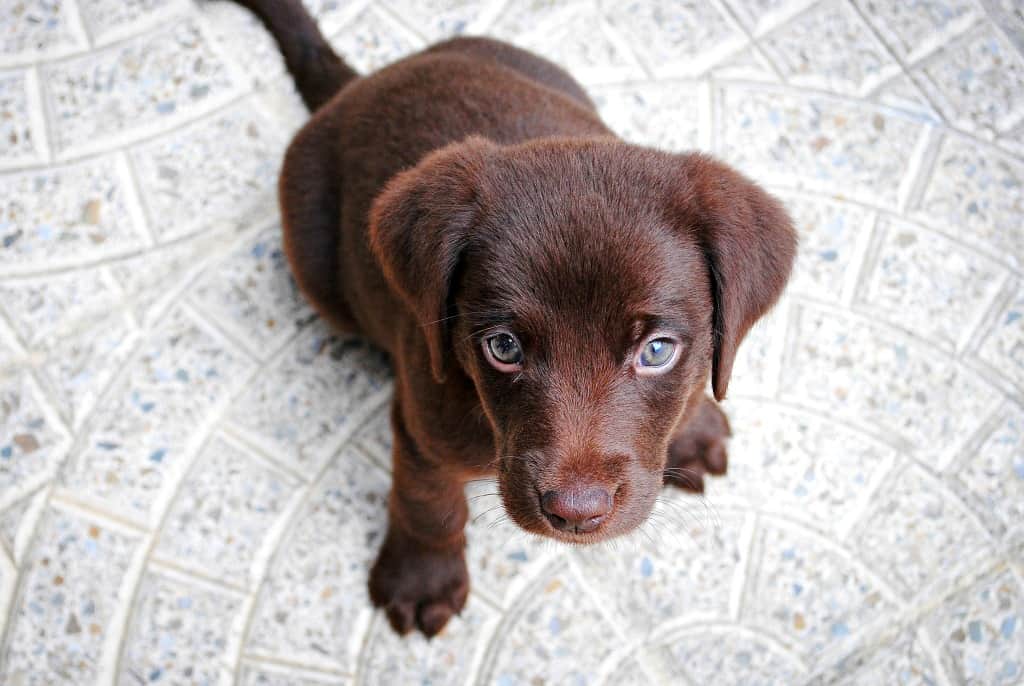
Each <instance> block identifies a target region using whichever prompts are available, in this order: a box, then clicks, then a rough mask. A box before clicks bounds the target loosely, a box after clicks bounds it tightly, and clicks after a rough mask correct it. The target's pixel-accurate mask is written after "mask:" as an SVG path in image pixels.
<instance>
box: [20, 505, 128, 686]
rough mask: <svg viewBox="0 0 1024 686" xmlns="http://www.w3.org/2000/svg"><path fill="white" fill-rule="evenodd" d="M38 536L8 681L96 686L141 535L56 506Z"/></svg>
mask: <svg viewBox="0 0 1024 686" xmlns="http://www.w3.org/2000/svg"><path fill="white" fill-rule="evenodd" d="M36 540H37V543H36V546H35V548H34V549H33V550H32V552H31V554H30V555H29V558H28V559H27V560H26V562H25V566H24V568H23V570H22V572H21V573H22V585H21V589H20V592H19V597H18V598H17V600H16V605H15V608H16V609H15V612H14V615H13V616H12V617H11V626H10V633H9V635H8V644H7V646H6V647H5V654H4V655H3V656H2V657H3V659H0V681H2V682H3V683H6V684H25V685H26V686H30V685H31V686H35V685H36V684H52V683H74V684H87V683H94V680H95V678H96V677H97V676H98V674H97V670H98V663H99V660H100V656H101V651H102V649H103V643H104V640H105V638H106V635H107V634H108V632H109V631H110V630H111V627H110V625H109V622H110V620H111V618H112V615H113V613H114V612H115V611H116V607H117V604H118V595H119V589H120V585H121V581H122V579H123V577H124V574H125V571H126V569H127V567H128V564H129V561H130V558H131V557H132V556H133V555H134V554H135V552H136V549H137V547H138V546H139V544H140V541H139V538H138V537H137V536H134V535H131V534H126V533H123V532H120V531H117V530H113V529H111V528H110V527H108V526H107V525H105V524H102V523H100V522H98V521H95V520H93V519H91V518H87V517H81V516H78V515H72V514H68V513H65V512H61V511H52V510H51V511H49V512H47V513H46V515H45V517H44V521H43V523H42V524H41V526H40V533H39V535H38V537H37V539H36Z"/></svg>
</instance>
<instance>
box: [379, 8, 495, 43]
mask: <svg viewBox="0 0 1024 686" xmlns="http://www.w3.org/2000/svg"><path fill="white" fill-rule="evenodd" d="M494 4H495V3H487V2H483V1H481V0H384V2H382V3H381V5H382V6H384V7H387V8H388V9H390V10H391V11H392V12H394V13H395V15H397V16H400V17H401V18H402V19H403V20H404V21H405V22H407V23H408V24H409V26H411V27H413V28H415V29H416V31H417V32H418V33H420V34H421V35H422V36H423V37H424V38H425V39H426V40H427V42H428V43H437V42H439V41H442V40H444V39H446V38H452V37H454V36H459V35H466V34H469V35H480V34H481V33H483V31H481V29H482V28H483V25H482V22H486V21H487V19H488V16H489V15H490V14H491V13H492V6H493V5H494Z"/></svg>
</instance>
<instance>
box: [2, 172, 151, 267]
mask: <svg viewBox="0 0 1024 686" xmlns="http://www.w3.org/2000/svg"><path fill="white" fill-rule="evenodd" d="M128 184H129V181H128V179H127V177H126V175H125V169H124V167H123V165H121V164H120V163H119V162H118V160H117V158H116V157H101V158H97V159H94V160H90V161H88V162H85V163H82V164H75V165H69V166H62V167H49V168H46V169H38V170H35V171H28V172H20V173H10V174H5V175H2V176H0V269H3V270H12V271H13V270H14V269H17V270H21V271H30V270H33V269H42V268H48V269H52V268H55V267H58V266H61V265H71V264H81V263H87V262H91V261H94V260H98V259H101V258H106V257H112V256H115V255H119V254H124V253H126V252H129V251H131V250H137V249H139V248H141V247H142V246H143V245H144V244H145V243H144V238H143V236H144V234H143V231H144V229H143V227H141V226H139V223H138V221H137V219H136V217H135V216H134V215H133V213H132V211H131V210H130V208H129V203H130V200H129V193H130V191H129V190H128ZM7 273H11V272H7Z"/></svg>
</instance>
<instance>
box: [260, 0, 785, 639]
mask: <svg viewBox="0 0 1024 686" xmlns="http://www.w3.org/2000/svg"><path fill="white" fill-rule="evenodd" d="M243 4H245V5H247V6H248V7H250V8H251V9H252V10H254V11H255V12H256V13H257V14H258V15H259V16H260V18H261V19H262V20H263V22H264V23H265V24H266V25H267V27H268V28H269V29H270V30H271V32H272V33H273V34H274V36H275V38H276V39H277V42H278V44H279V46H280V48H281V50H282V52H283V54H284V57H285V60H286V62H287V65H288V68H289V70H290V71H291V73H292V74H293V75H294V77H295V80H296V82H297V84H298V87H299V90H300V92H301V94H302V96H303V98H304V99H305V101H306V103H307V104H308V106H309V108H310V109H311V110H314V111H315V114H314V116H313V118H312V119H311V120H310V121H309V123H308V124H307V125H306V126H305V127H304V128H303V129H302V130H301V131H300V132H299V134H298V135H297V136H296V137H295V140H294V141H293V142H292V144H291V147H290V148H289V150H288V153H287V156H286V158H285V163H284V170H283V172H282V175H281V182H280V202H281V210H282V213H283V217H284V224H285V245H286V250H287V253H288V257H289V260H290V261H291V265H292V269H293V271H294V273H295V277H296V279H297V280H298V282H299V285H300V286H301V287H302V289H303V291H304V292H305V294H306V295H307V296H308V297H309V299H310V300H311V301H312V302H313V304H314V305H315V306H316V308H317V309H318V310H319V312H320V313H321V314H322V315H323V316H324V317H326V318H327V319H328V320H329V321H330V322H332V323H333V324H334V325H335V326H336V327H338V328H339V329H341V330H345V331H351V332H358V333H360V334H362V335H364V336H366V337H368V338H369V339H371V340H373V341H374V342H375V343H377V344H378V345H380V346H381V347H383V348H384V349H386V350H387V351H389V352H390V354H391V357H392V360H393V363H394V370H395V377H396V383H395V399H394V405H393V409H392V425H393V429H394V435H395V447H394V455H393V460H394V483H393V487H392V492H391V499H390V503H389V526H388V533H387V537H386V540H385V542H384V545H383V548H382V550H381V551H380V555H379V557H378V559H377V562H376V564H375V566H374V568H373V570H372V572H371V578H370V596H371V598H372V600H373V602H374V604H375V605H377V606H379V607H382V608H384V609H385V610H386V612H387V616H388V619H389V620H390V622H391V624H392V626H393V627H394V628H395V630H396V631H399V632H402V633H404V632H407V631H409V630H411V629H413V628H418V629H419V630H420V631H422V632H423V633H425V634H426V635H428V636H432V635H434V634H436V633H437V632H438V631H440V630H441V629H442V627H444V625H445V623H446V622H447V621H448V619H449V618H450V617H451V615H452V614H455V613H457V612H459V611H460V610H461V609H462V607H463V604H464V603H465V600H466V593H467V591H468V588H469V584H468V575H467V571H466V563H465V559H464V557H463V548H464V546H465V538H464V534H463V526H464V525H465V523H466V516H467V507H466V501H465V497H464V495H463V486H464V484H465V482H466V481H467V480H469V479H471V478H475V477H479V476H481V475H488V474H494V473H496V474H497V478H498V484H499V488H500V491H501V497H502V500H503V502H504V504H505V507H506V509H507V510H508V512H509V514H510V516H511V517H512V519H513V520H514V521H515V522H516V523H517V524H518V525H519V526H521V527H522V528H524V529H526V530H527V531H531V532H534V533H538V534H542V535H546V536H550V537H553V538H556V539H559V540H563V541H568V542H572V543H589V542H593V541H599V540H603V539H607V538H609V537H612V536H617V535H620V534H623V533H626V532H628V531H630V530H632V529H633V528H634V527H636V526H637V525H638V524H640V523H642V522H643V521H644V520H645V518H646V517H647V515H648V514H649V512H650V510H651V508H652V506H653V504H654V499H655V497H656V495H657V493H658V489H659V488H660V487H661V484H662V483H663V481H664V482H670V483H675V484H677V485H680V486H683V487H688V488H691V489H694V490H700V489H701V487H702V474H703V473H704V472H705V471H707V472H710V473H715V474H720V473H722V472H724V471H725V463H726V457H725V445H724V440H725V438H726V437H727V436H728V434H729V427H728V423H727V422H726V420H725V417H724V416H723V415H722V414H721V412H720V411H719V410H718V408H717V406H715V404H714V403H713V401H711V400H710V399H708V398H706V397H705V396H704V393H703V389H704V387H705V385H706V383H707V379H708V377H709V375H710V378H711V381H712V385H713V389H714V394H715V397H716V399H719V400H720V399H721V398H722V397H723V396H724V395H725V392H726V387H727V386H728V383H729V376H730V372H731V369H732V364H733V360H734V358H735V356H736V349H737V346H739V344H740V341H741V340H742V339H743V337H744V336H745V335H746V333H747V331H748V329H749V328H750V326H751V325H752V324H753V323H754V321H755V320H757V319H758V317H760V316H761V315H762V314H764V313H765V311H766V310H768V308H769V307H771V305H772V304H773V303H774V302H775V300H776V299H777V298H778V296H779V294H780V292H781V291H782V289H783V286H784V285H785V283H786V280H787V278H788V276H789V272H790V268H791V265H792V262H793V257H794V251H795V248H796V238H795V234H794V232H793V229H792V227H791V224H790V220H789V218H788V217H787V216H786V213H785V211H784V210H783V209H782V207H781V206H780V205H779V203H778V202H776V201H775V200H774V199H772V198H771V197H770V196H768V195H767V194H766V193H765V192H764V191H762V190H761V189H760V188H758V187H757V186H756V185H754V184H753V183H752V182H751V181H749V180H747V179H746V178H744V177H743V176H741V175H740V174H738V173H736V172H735V171H733V170H732V169H730V168H729V167H727V166H725V165H724V164H722V163H720V162H717V161H715V160H713V159H711V158H709V157H707V156H705V155H701V154H686V155H673V154H668V153H664V152H658V151H655V150H650V149H646V148H641V147H637V146H633V145H627V144H625V143H623V142H622V141H620V140H618V139H617V138H616V137H615V136H614V135H613V134H612V133H611V132H610V131H609V130H608V129H607V128H606V127H605V125H604V124H603V123H602V122H601V120H600V118H599V117H598V115H597V113H596V112H595V110H594V106H593V104H592V103H591V102H590V100H589V99H588V98H587V96H586V94H585V93H584V91H583V89H582V88H581V87H580V86H579V85H578V84H576V82H575V81H573V80H572V78H571V77H570V76H569V75H568V74H566V73H564V72H563V71H562V70H560V69H559V68H558V67H556V66H554V65H553V64H551V63H549V62H547V61H545V60H543V59H541V58H539V57H535V56H534V55H531V54H529V53H527V52H524V51H522V50H519V49H517V48H514V47H512V46H509V45H505V44H502V43H498V42H495V41H491V40H486V39H456V40H452V41H448V42H446V43H442V44H440V45H436V46H434V47H432V48H430V49H428V50H426V51H424V52H422V53H419V54H417V55H413V56H412V57H409V58H407V59H404V60H402V61H401V62H398V63H396V64H394V65H391V66H390V67H387V68H385V69H382V70H380V71H379V72H377V73H375V74H372V75H370V76H366V77H362V78H360V77H357V76H356V74H355V73H354V72H353V71H352V70H351V69H350V68H348V67H347V66H346V65H344V63H342V62H341V60H340V59H339V58H338V57H337V56H336V55H335V54H334V53H333V52H332V51H331V49H330V47H329V46H328V45H327V44H326V42H325V41H324V39H323V37H322V36H321V35H320V33H319V31H318V30H317V28H316V25H315V24H314V22H313V20H312V19H311V18H310V17H309V16H308V15H307V14H306V13H305V10H303V9H302V6H301V3H300V2H299V0H288V1H285V0H247V1H245V2H243ZM681 564H684V563H682V562H681Z"/></svg>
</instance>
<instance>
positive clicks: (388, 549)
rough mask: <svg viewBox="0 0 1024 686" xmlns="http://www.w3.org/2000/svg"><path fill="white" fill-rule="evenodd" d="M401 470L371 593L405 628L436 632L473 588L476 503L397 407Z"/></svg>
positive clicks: (397, 467)
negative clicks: (472, 506) (469, 531)
mask: <svg viewBox="0 0 1024 686" xmlns="http://www.w3.org/2000/svg"><path fill="white" fill-rule="evenodd" d="M391 423H392V427H393V430H394V436H395V439H394V450H393V455H392V460H393V466H394V476H393V481H392V485H391V496H390V498H389V501H388V533H387V536H386V537H385V539H384V545H383V546H382V547H381V550H380V553H379V554H378V556H377V561H376V563H374V565H373V569H372V570H371V572H370V598H371V600H372V601H373V604H374V605H375V606H377V607H380V608H383V609H384V611H385V612H386V614H387V617H388V621H389V622H390V623H391V626H392V627H393V628H394V630H395V631H397V632H398V633H399V634H405V633H408V632H409V631H411V630H412V629H414V628H416V629H419V630H420V631H422V632H423V633H424V634H425V635H426V636H428V637H430V636H434V635H435V634H437V633H438V632H439V631H441V629H443V628H444V626H445V624H447V623H448V620H449V619H450V618H451V616H452V615H454V614H458V613H459V612H461V611H462V607H463V606H464V605H465V604H466V595H467V594H468V593H469V573H468V571H467V570H466V559H465V556H464V549H465V546H466V537H465V534H464V532H463V527H464V526H465V524H466V518H467V516H468V509H467V506H466V497H465V495H464V491H463V483H462V480H461V478H460V477H459V474H458V473H457V471H456V470H452V469H450V468H446V465H445V464H444V463H443V462H441V461H438V460H434V459H431V457H430V456H428V455H424V454H423V452H422V450H420V448H419V447H418V446H417V445H416V444H415V443H414V441H413V440H412V437H411V436H410V435H409V433H408V431H407V430H406V427H405V424H404V422H403V421H402V418H401V411H400V409H399V407H398V405H397V402H396V406H395V408H394V411H393V412H392V422H391Z"/></svg>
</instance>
